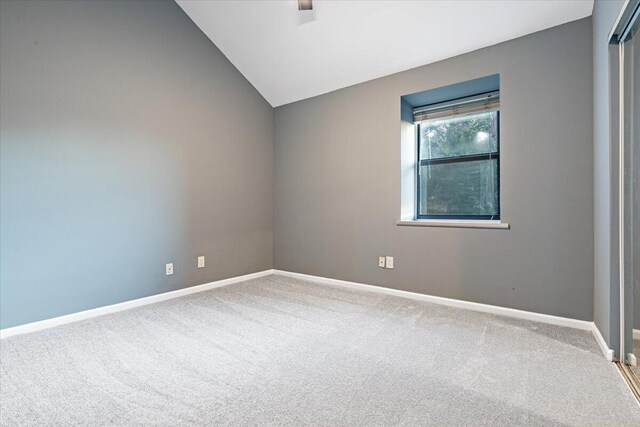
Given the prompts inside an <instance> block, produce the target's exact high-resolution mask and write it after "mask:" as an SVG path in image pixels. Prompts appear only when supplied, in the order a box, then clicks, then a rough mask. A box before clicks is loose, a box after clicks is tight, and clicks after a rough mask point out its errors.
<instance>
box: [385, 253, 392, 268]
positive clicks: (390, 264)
mask: <svg viewBox="0 0 640 427" xmlns="http://www.w3.org/2000/svg"><path fill="white" fill-rule="evenodd" d="M386 264H387V268H388V269H391V270H393V257H392V256H388V257H387V263H386Z"/></svg>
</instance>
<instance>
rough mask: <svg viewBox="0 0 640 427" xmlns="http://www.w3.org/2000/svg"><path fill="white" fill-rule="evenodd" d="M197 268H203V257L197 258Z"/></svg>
mask: <svg viewBox="0 0 640 427" xmlns="http://www.w3.org/2000/svg"><path fill="white" fill-rule="evenodd" d="M198 268H204V255H202V256H199V257H198Z"/></svg>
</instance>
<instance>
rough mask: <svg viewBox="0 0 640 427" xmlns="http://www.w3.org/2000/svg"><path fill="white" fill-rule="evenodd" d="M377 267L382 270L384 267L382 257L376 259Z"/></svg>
mask: <svg viewBox="0 0 640 427" xmlns="http://www.w3.org/2000/svg"><path fill="white" fill-rule="evenodd" d="M378 267H380V268H384V267H385V259H384V257H383V256H380V257H378Z"/></svg>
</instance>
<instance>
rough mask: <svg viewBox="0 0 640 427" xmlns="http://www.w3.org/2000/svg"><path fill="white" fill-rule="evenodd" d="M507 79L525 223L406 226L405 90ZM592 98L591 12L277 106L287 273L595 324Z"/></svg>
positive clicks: (508, 217) (507, 124) (507, 128)
mask: <svg viewBox="0 0 640 427" xmlns="http://www.w3.org/2000/svg"><path fill="white" fill-rule="evenodd" d="M494 73H499V74H500V84H501V94H500V98H501V108H502V112H501V191H502V194H501V199H502V216H503V219H504V220H505V221H507V222H509V223H511V226H512V229H511V230H506V231H505V230H478V229H449V228H427V227H399V226H396V225H395V221H396V220H397V219H398V218H399V214H400V96H401V95H405V94H409V93H414V92H418V91H422V90H425V89H430V88H437V87H440V86H444V85H448V84H452V83H457V82H461V81H465V80H470V79H473V78H477V77H482V76H487V75H491V74H494ZM592 102H593V95H592V35H591V19H590V18H587V19H583V20H580V21H576V22H573V23H569V24H565V25H562V26H559V27H555V28H552V29H549V30H546V31H542V32H539V33H536V34H532V35H529V36H526V37H523V38H519V39H516V40H512V41H509V42H506V43H502V44H500V45H497V46H492V47H489V48H486V49H482V50H479V51H475V52H472V53H468V54H465V55H462V56H458V57H455V58H451V59H448V60H445V61H442V62H438V63H435V64H431V65H427V66H424V67H420V68H416V69H412V70H409V71H405V72H402V73H399V74H395V75H391V76H387V77H384V78H381V79H377V80H373V81H370V82H366V83H363V84H359V85H356V86H352V87H349V88H345V89H341V90H338V91H336V92H332V93H329V94H326V95H322V96H319V97H316V98H312V99H308V100H304V101H300V102H296V103H293V104H290V105H286V106H283V107H279V108H277V109H276V115H275V123H276V125H275V135H276V136H275V141H276V142H275V144H276V145H275V207H276V210H275V218H274V221H275V222H274V233H275V244H274V257H275V258H274V264H275V267H276V268H278V269H283V270H289V271H296V272H301V273H307V274H314V275H320V276H326V277H332V278H337V279H344V280H351V281H356V282H364V283H370V284H375V285H381V286H387V287H392V288H398V289H404V290H408V291H415V292H422V293H426V294H432V295H440V296H445V297H452V298H460V299H463V300H469V301H476V302H481V303H488V304H495V305H499V306H505V307H513V308H518V309H523V310H531V311H535V312H540V313H548V314H552V315H559V316H567V317H571V318H577V319H584V320H591V319H592V318H593V296H594V293H593V259H594V257H593V212H594V210H593V143H592V141H593V139H592V131H593V127H592V117H593V109H592ZM379 255H393V256H395V270H383V269H379V268H378V267H377V257H378V256H379Z"/></svg>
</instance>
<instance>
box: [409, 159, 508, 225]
mask: <svg viewBox="0 0 640 427" xmlns="http://www.w3.org/2000/svg"><path fill="white" fill-rule="evenodd" d="M419 183H420V185H419V186H420V190H419V191H420V193H419V197H420V200H419V209H420V211H419V216H432V217H434V216H445V217H446V216H493V217H498V216H499V214H500V209H499V195H498V191H499V185H498V160H497V159H491V160H474V161H465V162H456V163H435V164H427V165H423V166H420V175H419Z"/></svg>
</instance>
